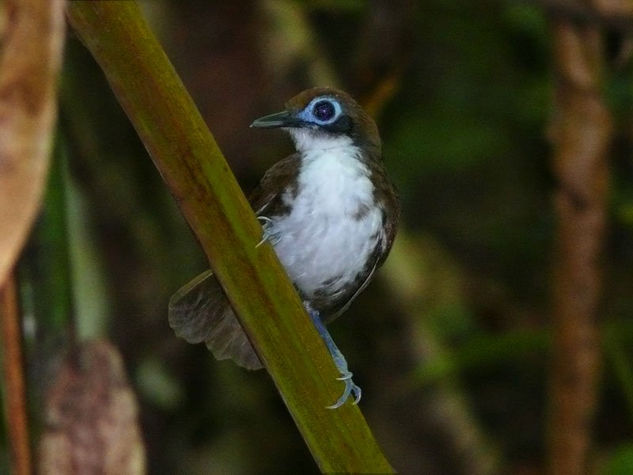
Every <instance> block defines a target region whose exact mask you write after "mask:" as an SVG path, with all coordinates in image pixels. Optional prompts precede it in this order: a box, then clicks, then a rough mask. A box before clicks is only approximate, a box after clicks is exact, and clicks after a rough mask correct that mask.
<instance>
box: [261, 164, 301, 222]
mask: <svg viewBox="0 0 633 475" xmlns="http://www.w3.org/2000/svg"><path fill="white" fill-rule="evenodd" d="M300 161H301V159H300V156H299V154H298V153H293V154H292V155H289V156H287V157H286V158H284V159H283V160H280V161H279V162H277V163H275V165H273V166H272V167H270V168H269V169H268V171H267V172H266V173H265V174H264V176H263V177H262V179H261V180H260V182H259V184H258V185H257V186H256V187H255V189H254V190H253V192H252V193H251V194H250V197H249V201H250V203H251V206H252V207H253V211H255V214H256V215H258V216H262V215H264V216H265V215H268V214H271V215H273V214H283V211H284V210H283V208H284V207H285V205H284V204H283V202H282V200H281V193H282V192H283V191H284V190H285V189H286V188H287V187H288V186H289V185H291V183H292V181H293V180H294V179H296V178H297V174H298V172H299V165H300ZM290 191H291V192H293V190H290ZM271 211H272V212H271Z"/></svg>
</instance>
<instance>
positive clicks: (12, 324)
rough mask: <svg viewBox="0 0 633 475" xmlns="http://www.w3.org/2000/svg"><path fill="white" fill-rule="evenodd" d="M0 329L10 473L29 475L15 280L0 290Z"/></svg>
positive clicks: (28, 449)
mask: <svg viewBox="0 0 633 475" xmlns="http://www.w3.org/2000/svg"><path fill="white" fill-rule="evenodd" d="M0 326H1V327H2V360H3V370H4V387H5V393H6V408H5V409H6V421H7V427H8V433H9V434H8V436H9V441H10V445H11V473H13V474H15V475H29V474H30V473H31V446H30V445H29V429H28V417H27V409H26V406H27V402H26V387H25V383H24V360H23V358H22V335H21V332H20V314H19V311H18V301H17V292H16V285H15V279H14V277H13V276H12V275H10V276H9V278H7V280H6V282H5V285H4V287H3V288H2V290H0Z"/></svg>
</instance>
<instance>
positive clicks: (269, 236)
mask: <svg viewBox="0 0 633 475" xmlns="http://www.w3.org/2000/svg"><path fill="white" fill-rule="evenodd" d="M257 220H258V221H259V223H260V224H261V226H262V230H263V233H262V240H261V241H259V242H258V243H257V244H256V245H255V248H256V249H257V248H258V247H259V246H261V245H262V244H264V243H265V242H266V241H268V242H270V243H271V244H272V245H274V244H275V243H276V242H277V240H278V239H277V238H276V236H275V235H274V234H273V233H272V232H270V224H271V223H272V222H273V220H272V219H270V218H269V217H267V216H257Z"/></svg>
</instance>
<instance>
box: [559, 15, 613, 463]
mask: <svg viewBox="0 0 633 475" xmlns="http://www.w3.org/2000/svg"><path fill="white" fill-rule="evenodd" d="M553 38H554V49H553V51H554V61H555V67H556V69H557V71H556V72H557V77H556V80H557V83H556V99H555V106H556V116H555V118H554V123H553V126H552V129H551V139H552V142H553V147H554V156H553V167H554V173H555V174H556V177H557V179H558V182H559V187H558V190H557V191H556V195H555V205H556V212H557V216H558V229H557V236H556V238H557V245H556V256H555V272H554V278H555V283H554V289H555V293H554V308H553V319H554V321H553V328H554V341H553V355H552V358H553V359H552V367H551V373H550V414H549V421H548V422H549V470H550V472H551V473H555V474H559V473H560V474H580V473H587V452H588V449H589V447H590V443H591V435H590V434H591V422H592V417H593V412H594V408H595V405H596V392H597V381H598V376H599V370H600V359H601V354H600V346H599V335H598V328H597V314H596V310H597V306H598V304H599V299H600V290H601V280H602V276H601V271H600V264H599V261H600V253H601V251H602V246H603V237H604V230H605V221H606V212H605V207H606V198H607V185H608V169H607V163H606V158H607V153H608V148H609V143H610V139H611V119H610V115H609V112H608V111H607V109H606V107H605V105H604V102H603V99H602V97H601V94H600V86H601V84H600V77H601V65H602V60H603V54H602V37H601V34H600V33H599V31H597V30H596V29H594V28H591V27H585V28H581V27H579V26H577V25H575V24H573V23H571V22H569V21H567V20H560V21H558V22H556V23H554V24H553Z"/></svg>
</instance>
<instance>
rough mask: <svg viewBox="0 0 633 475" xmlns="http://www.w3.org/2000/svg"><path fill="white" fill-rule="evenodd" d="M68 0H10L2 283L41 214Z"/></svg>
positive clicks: (1, 131) (0, 103)
mask: <svg viewBox="0 0 633 475" xmlns="http://www.w3.org/2000/svg"><path fill="white" fill-rule="evenodd" d="M64 6H65V2H64V0H47V1H45V2H43V1H41V0H7V1H6V2H5V4H4V11H3V17H4V21H3V25H2V29H3V34H4V38H3V50H2V52H1V54H0V223H2V228H1V232H0V285H1V284H2V282H4V280H5V278H6V276H7V273H8V271H9V269H10V268H11V267H12V266H13V264H14V262H15V260H16V259H17V256H18V254H19V252H20V250H21V249H22V246H23V244H24V241H25V239H26V236H27V233H28V230H29V228H30V226H31V224H32V222H33V219H34V217H35V215H36V212H37V209H38V205H39V202H40V200H41V197H42V190H43V187H44V183H45V179H46V171H47V168H48V156H49V151H50V144H51V130H52V128H53V124H54V118H55V112H56V100H55V90H56V87H55V86H56V82H57V80H56V79H57V73H58V71H59V68H60V65H61V56H62V46H63V41H64V31H65V24H64Z"/></svg>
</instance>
